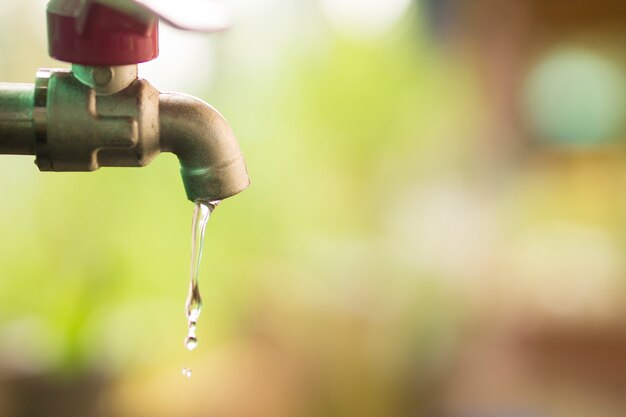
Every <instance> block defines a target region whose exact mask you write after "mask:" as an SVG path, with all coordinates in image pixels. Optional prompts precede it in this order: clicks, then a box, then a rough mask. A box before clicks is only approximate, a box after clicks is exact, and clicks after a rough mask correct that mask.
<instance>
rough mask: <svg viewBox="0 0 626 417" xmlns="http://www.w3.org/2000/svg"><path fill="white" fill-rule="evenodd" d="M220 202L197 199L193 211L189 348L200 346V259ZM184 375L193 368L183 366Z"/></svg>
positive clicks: (187, 308)
mask: <svg viewBox="0 0 626 417" xmlns="http://www.w3.org/2000/svg"><path fill="white" fill-rule="evenodd" d="M218 204H219V201H213V202H206V201H196V206H195V208H194V212H193V221H192V225H191V267H190V269H191V272H190V280H189V293H188V294H187V301H186V303H185V312H186V315H187V336H186V337H185V347H186V348H187V349H188V350H193V349H195V348H196V346H198V338H197V337H196V326H197V322H198V317H199V316H200V312H201V311H202V297H200V288H199V286H198V275H199V271H200V261H201V260H202V246H203V245H204V231H205V229H206V225H207V222H208V221H209V217H210V216H211V213H212V212H213V210H215V207H217V205H218ZM183 375H184V376H186V377H187V378H190V377H191V369H189V368H183Z"/></svg>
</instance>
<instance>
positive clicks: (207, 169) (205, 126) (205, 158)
mask: <svg viewBox="0 0 626 417" xmlns="http://www.w3.org/2000/svg"><path fill="white" fill-rule="evenodd" d="M159 131H160V147H161V151H162V152H172V153H174V154H175V155H176V156H178V159H179V161H180V165H181V169H180V171H181V175H182V178H183V184H184V186H185V191H186V193H187V198H188V199H189V200H191V201H199V200H202V201H216V200H223V199H225V198H227V197H230V196H233V195H235V194H238V193H240V192H241V191H243V190H245V189H246V188H247V187H248V186H249V185H250V179H249V177H248V172H247V170H246V165H245V162H244V160H243V156H242V154H241V151H240V149H239V145H238V144H237V140H236V139H235V136H234V134H233V132H232V130H231V128H230V126H229V125H228V123H227V122H226V120H225V119H224V118H223V117H222V115H221V114H219V112H218V111H217V110H215V109H214V108H213V107H211V106H210V105H209V104H207V103H205V102H204V101H202V100H199V99H197V98H194V97H192V96H188V95H185V94H178V93H161V95H160V99H159Z"/></svg>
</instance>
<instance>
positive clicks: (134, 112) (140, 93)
mask: <svg viewBox="0 0 626 417" xmlns="http://www.w3.org/2000/svg"><path fill="white" fill-rule="evenodd" d="M190 3H193V4H192V6H194V7H195V9H194V10H190V9H188V7H189V6H190ZM198 8H202V10H199V9H198ZM189 11H191V13H189ZM47 20H48V43H49V53H50V56H51V57H53V58H55V59H58V60H60V61H64V62H68V63H70V64H71V69H40V70H39V71H38V72H37V75H36V81H35V83H34V84H8V83H0V154H12V155H35V163H36V165H37V167H38V168H39V170H41V171H57V172H59V171H95V170H97V169H98V168H100V167H142V166H145V165H147V164H149V163H150V162H151V161H152V160H153V159H154V158H155V157H156V156H157V155H158V154H159V153H160V152H171V153H174V154H175V155H176V156H178V159H179V161H180V165H181V176H182V180H183V185H184V187H185V192H186V195H187V198H188V199H189V200H191V201H192V202H196V201H216V200H222V199H224V198H227V197H230V196H233V195H235V194H237V193H239V192H241V191H243V190H244V189H246V188H247V187H248V185H249V183H250V181H249V178H248V173H247V170H246V166H245V162H244V160H243V156H242V154H241V151H240V149H239V145H238V144H237V140H236V139H235V136H234V134H233V132H232V130H231V128H230V127H229V125H228V123H227V122H226V120H225V119H224V118H223V117H222V116H221V115H220V113H218V112H217V110H215V109H214V108H213V107H211V106H210V105H208V104H207V103H205V102H203V101H202V100H199V99H197V98H194V97H192V96H188V95H185V94H179V93H161V92H159V91H158V90H157V89H156V88H154V87H153V86H152V85H151V84H150V83H149V82H148V81H146V80H144V79H141V78H139V77H138V70H137V65H138V64H139V63H141V62H146V61H149V60H152V59H154V58H156V57H157V56H158V24H159V20H162V21H164V22H166V23H168V24H170V25H172V26H174V27H177V28H181V29H187V30H196V31H204V32H213V31H217V30H222V29H224V28H226V27H227V26H228V23H227V22H226V20H227V19H225V17H224V14H223V11H222V10H221V9H219V8H218V7H217V6H216V5H215V4H214V3H212V2H206V1H198V0H195V1H193V0H185V1H182V0H177V1H176V2H170V1H165V2H163V1H157V0H52V1H50V2H49V3H48V6H47Z"/></svg>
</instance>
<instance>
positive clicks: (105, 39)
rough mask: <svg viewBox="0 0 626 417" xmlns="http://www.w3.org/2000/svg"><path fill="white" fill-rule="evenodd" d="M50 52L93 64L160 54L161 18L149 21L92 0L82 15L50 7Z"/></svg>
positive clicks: (128, 61) (62, 58)
mask: <svg viewBox="0 0 626 417" xmlns="http://www.w3.org/2000/svg"><path fill="white" fill-rule="evenodd" d="M48 45H49V53H50V56H51V57H53V58H55V59H58V60H60V61H65V62H71V63H73V64H81V65H90V66H110V65H130V64H138V63H140V62H146V61H150V60H153V59H154V58H156V57H157V56H158V55H159V26H158V19H156V18H155V19H153V20H152V21H151V22H150V23H146V22H144V21H140V20H137V19H135V18H133V17H132V16H129V15H127V14H124V13H122V12H120V11H117V10H115V9H112V8H110V7H107V6H104V5H102V4H99V3H92V4H91V5H90V6H89V7H88V9H87V10H86V11H85V13H84V14H83V15H81V16H71V15H64V14H63V13H60V12H58V11H51V10H50V9H48Z"/></svg>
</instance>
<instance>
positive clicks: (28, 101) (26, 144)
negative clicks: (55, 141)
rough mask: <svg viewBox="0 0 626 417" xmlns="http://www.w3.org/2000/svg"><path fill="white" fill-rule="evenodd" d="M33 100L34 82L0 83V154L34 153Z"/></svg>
mask: <svg viewBox="0 0 626 417" xmlns="http://www.w3.org/2000/svg"><path fill="white" fill-rule="evenodd" d="M34 100H35V86H34V84H8V83H0V154H8V155H34V154H35V137H36V135H35V125H34V123H33V108H34V104H35V103H34Z"/></svg>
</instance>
